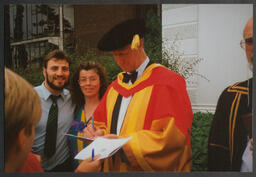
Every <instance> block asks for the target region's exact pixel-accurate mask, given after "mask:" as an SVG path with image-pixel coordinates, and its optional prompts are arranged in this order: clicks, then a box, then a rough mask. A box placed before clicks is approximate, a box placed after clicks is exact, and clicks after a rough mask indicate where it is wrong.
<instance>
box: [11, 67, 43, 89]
mask: <svg viewBox="0 0 256 177" xmlns="http://www.w3.org/2000/svg"><path fill="white" fill-rule="evenodd" d="M15 72H17V73H18V74H19V75H21V76H22V77H23V78H25V79H26V80H27V81H28V82H29V83H30V84H32V85H33V86H38V85H41V84H42V82H43V81H44V76H43V69H42V68H40V67H38V66H31V67H30V68H26V69H23V68H18V69H17V70H15Z"/></svg>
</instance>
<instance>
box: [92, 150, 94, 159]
mask: <svg viewBox="0 0 256 177" xmlns="http://www.w3.org/2000/svg"><path fill="white" fill-rule="evenodd" d="M92 161H94V149H92Z"/></svg>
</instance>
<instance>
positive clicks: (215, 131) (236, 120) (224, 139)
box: [208, 17, 253, 172]
mask: <svg viewBox="0 0 256 177" xmlns="http://www.w3.org/2000/svg"><path fill="white" fill-rule="evenodd" d="M240 46H241V48H242V49H244V50H245V53H246V57H247V61H248V64H249V66H250V67H249V68H250V69H251V70H252V66H253V63H252V60H253V18H252V17H251V18H250V19H249V20H248V21H247V23H246V25H245V28H244V31H243V40H241V42H240ZM208 170H210V171H241V172H252V78H250V79H248V80H246V81H243V82H238V83H235V84H233V85H232V86H229V87H227V88H226V89H225V90H224V91H223V92H222V94H221V95H220V97H219V100H218V104H217V107H216V111H215V115H214V120H213V123H212V126H211V130H210V136H209V142H208Z"/></svg>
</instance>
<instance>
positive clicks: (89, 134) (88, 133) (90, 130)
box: [83, 116, 104, 139]
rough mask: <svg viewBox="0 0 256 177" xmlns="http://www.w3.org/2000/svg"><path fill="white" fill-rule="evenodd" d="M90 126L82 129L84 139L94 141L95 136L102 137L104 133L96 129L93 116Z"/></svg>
mask: <svg viewBox="0 0 256 177" xmlns="http://www.w3.org/2000/svg"><path fill="white" fill-rule="evenodd" d="M90 119H91V124H90V125H88V126H87V127H85V128H84V129H83V133H84V137H86V138H91V139H95V138H96V137H97V136H103V135H104V131H103V130H102V129H100V128H97V127H96V126H95V124H94V116H92V117H91V118H90Z"/></svg>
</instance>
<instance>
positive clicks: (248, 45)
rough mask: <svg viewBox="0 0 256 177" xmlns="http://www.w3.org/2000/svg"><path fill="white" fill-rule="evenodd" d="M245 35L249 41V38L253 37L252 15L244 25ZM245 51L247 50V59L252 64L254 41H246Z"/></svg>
mask: <svg viewBox="0 0 256 177" xmlns="http://www.w3.org/2000/svg"><path fill="white" fill-rule="evenodd" d="M243 37H244V39H245V41H247V40H248V39H249V38H252V37H253V17H251V18H250V19H249V20H248V21H247V23H246V25H245V27H244V32H243ZM245 52H246V57H247V61H248V62H249V63H250V64H252V55H253V43H250V42H246V43H245Z"/></svg>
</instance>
